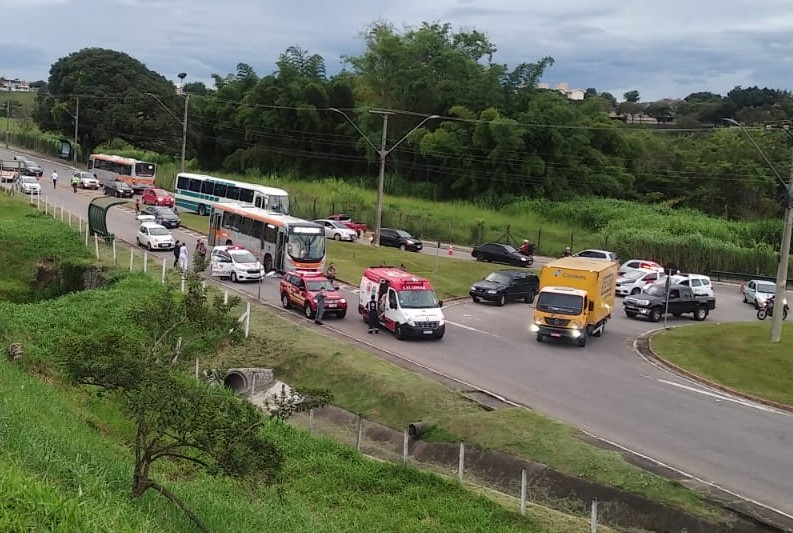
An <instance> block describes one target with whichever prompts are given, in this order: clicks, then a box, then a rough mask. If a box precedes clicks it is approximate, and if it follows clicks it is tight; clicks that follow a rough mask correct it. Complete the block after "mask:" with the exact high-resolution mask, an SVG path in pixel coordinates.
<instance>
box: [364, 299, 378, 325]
mask: <svg viewBox="0 0 793 533" xmlns="http://www.w3.org/2000/svg"><path fill="white" fill-rule="evenodd" d="M366 322H367V323H368V324H369V333H370V334H371V333H380V320H379V319H378V318H377V299H376V298H375V296H374V294H373V295H372V297H371V299H370V300H369V301H368V302H367V304H366Z"/></svg>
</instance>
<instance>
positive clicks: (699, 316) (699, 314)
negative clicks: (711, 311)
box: [694, 305, 708, 322]
mask: <svg viewBox="0 0 793 533" xmlns="http://www.w3.org/2000/svg"><path fill="white" fill-rule="evenodd" d="M706 318H708V308H707V307H705V306H704V305H700V306H699V307H697V310H696V311H694V320H697V321H699V322H702V321H703V320H705V319H706Z"/></svg>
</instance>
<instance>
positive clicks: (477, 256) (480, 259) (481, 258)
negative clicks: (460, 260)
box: [474, 254, 485, 261]
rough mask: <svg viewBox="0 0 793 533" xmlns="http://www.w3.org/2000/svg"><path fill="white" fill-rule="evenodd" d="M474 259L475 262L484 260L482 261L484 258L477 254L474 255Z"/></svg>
mask: <svg viewBox="0 0 793 533" xmlns="http://www.w3.org/2000/svg"><path fill="white" fill-rule="evenodd" d="M474 258H476V260H477V261H484V260H485V259H484V257H482V256H481V255H479V254H476V255H475V256H474Z"/></svg>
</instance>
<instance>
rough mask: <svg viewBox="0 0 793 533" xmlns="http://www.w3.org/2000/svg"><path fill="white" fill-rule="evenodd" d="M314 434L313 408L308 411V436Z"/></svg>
mask: <svg viewBox="0 0 793 533" xmlns="http://www.w3.org/2000/svg"><path fill="white" fill-rule="evenodd" d="M313 432H314V408H313V407H312V408H311V409H309V410H308V434H309V435H311V434H312V433H313Z"/></svg>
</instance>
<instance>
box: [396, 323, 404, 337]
mask: <svg viewBox="0 0 793 533" xmlns="http://www.w3.org/2000/svg"><path fill="white" fill-rule="evenodd" d="M394 335H395V336H396V338H397V339H399V340H401V341H402V340H405V330H404V329H403V328H402V324H397V325H396V329H394Z"/></svg>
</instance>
